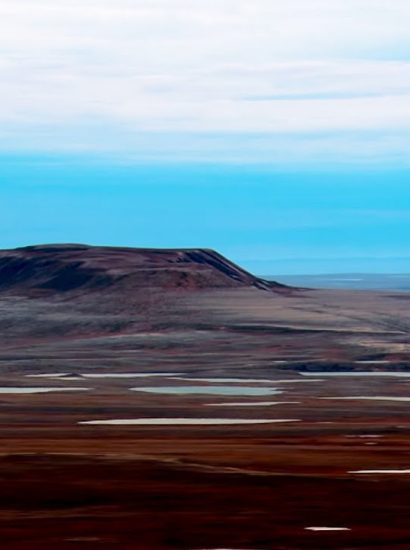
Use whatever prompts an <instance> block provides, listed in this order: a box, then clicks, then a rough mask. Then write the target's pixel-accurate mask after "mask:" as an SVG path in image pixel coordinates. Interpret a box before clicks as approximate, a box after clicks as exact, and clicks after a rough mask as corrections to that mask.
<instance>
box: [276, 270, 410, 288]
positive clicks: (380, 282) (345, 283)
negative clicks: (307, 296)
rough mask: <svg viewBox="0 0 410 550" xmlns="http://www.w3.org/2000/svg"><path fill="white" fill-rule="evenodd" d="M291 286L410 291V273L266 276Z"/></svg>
mask: <svg viewBox="0 0 410 550" xmlns="http://www.w3.org/2000/svg"><path fill="white" fill-rule="evenodd" d="M265 278H266V279H268V280H273V279H275V280H278V281H280V282H281V283H283V284H286V285H291V286H303V287H308V288H335V289H338V288H340V289H351V290H355V289H356V290H399V291H404V292H408V291H410V274H409V273H400V274H396V273H394V274H393V273H392V274H385V273H374V274H373V273H329V274H321V275H280V276H275V277H273V276H271V275H268V276H265Z"/></svg>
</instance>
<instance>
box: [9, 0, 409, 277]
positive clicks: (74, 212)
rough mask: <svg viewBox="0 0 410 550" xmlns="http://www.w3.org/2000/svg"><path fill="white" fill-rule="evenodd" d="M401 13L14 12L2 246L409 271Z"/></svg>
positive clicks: (405, 26)
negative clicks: (139, 250) (93, 247)
mask: <svg viewBox="0 0 410 550" xmlns="http://www.w3.org/2000/svg"><path fill="white" fill-rule="evenodd" d="M409 52H410V3H409V2H408V0H394V1H393V2H391V1H390V2H388V1H387V0H287V2H272V0H253V2H249V1H247V0H218V1H217V0H207V1H206V2H192V0H150V1H148V0H116V2H115V3H114V2H112V0H81V1H80V0H70V1H68V0H57V1H56V0H53V1H51V0H36V2H35V3H34V2H33V1H32V0H3V1H2V3H1V5H0V78H1V82H2V86H1V88H0V200H1V205H2V207H3V208H2V216H1V217H0V230H1V231H0V247H13V246H20V245H25V244H30V243H38V242H62V241H65V242H66V241H75V242H89V243H94V244H112V245H127V246H158V247H161V246H164V247H165V246H174V247H179V246H195V247H201V246H207V247H212V248H216V249H218V250H220V251H221V252H222V253H224V254H226V255H228V256H230V257H231V258H232V259H233V260H235V261H237V262H240V263H242V264H243V265H245V266H246V267H248V268H250V269H253V270H255V271H257V272H258V273H300V272H305V273H312V272H313V273H315V272H325V271H327V272H342V271H344V272H352V271H377V272H400V271H401V272H403V271H410V259H409V258H408V256H409V257H410V254H408V252H407V248H408V247H407V240H408V233H409V231H408V227H409V221H410V220H409V218H410V212H409V200H410V191H409V189H410V186H409V183H410V181H409V179H410V145H409V144H410V139H409V138H410V59H409V55H410V54H409Z"/></svg>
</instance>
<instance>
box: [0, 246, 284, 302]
mask: <svg viewBox="0 0 410 550" xmlns="http://www.w3.org/2000/svg"><path fill="white" fill-rule="evenodd" d="M113 287H118V289H121V290H122V291H125V290H127V289H128V290H132V289H139V288H144V287H153V288H158V287H160V288H170V289H174V288H187V289H197V288H198V289H200V288H236V287H255V288H259V289H263V290H271V289H275V288H278V289H279V288H282V286H281V285H279V284H277V283H272V282H268V281H265V280H262V279H259V278H258V277H255V276H253V275H252V274H250V273H248V272H247V271H245V270H243V269H241V268H240V267H238V266H237V265H235V264H233V263H232V262H230V261H229V260H227V259H226V258H224V257H223V256H221V255H220V254H218V253H217V252H215V251H213V250H206V249H180V250H177V249H175V250H174V249H138V248H115V247H92V246H86V245H76V244H73V245H71V244H69V245H44V246H32V247H26V248H18V249H15V250H3V251H0V290H1V291H12V292H13V293H22V294H30V293H33V292H34V293H37V294H38V293H42V294H47V293H57V292H69V291H75V290H78V289H82V290H83V289H100V290H102V289H107V288H110V289H113Z"/></svg>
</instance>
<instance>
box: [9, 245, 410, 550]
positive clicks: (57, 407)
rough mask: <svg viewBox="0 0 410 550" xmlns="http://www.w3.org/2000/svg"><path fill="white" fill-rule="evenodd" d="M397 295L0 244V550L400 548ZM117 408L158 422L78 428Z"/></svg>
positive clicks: (78, 249) (405, 324) (63, 248)
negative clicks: (197, 422) (2, 247)
mask: <svg viewBox="0 0 410 550" xmlns="http://www.w3.org/2000/svg"><path fill="white" fill-rule="evenodd" d="M409 300H410V296H409V295H408V294H400V293H391V292H385V293H382V292H353V291H329V290H327V291H312V290H307V289H290V288H288V287H284V286H282V285H280V284H276V283H269V282H268V281H265V280H262V279H259V278H258V277H254V276H253V275H251V274H250V273H248V272H246V271H244V270H242V269H241V268H239V267H238V266H236V265H234V264H232V263H231V262H229V261H228V260H226V259H225V258H223V257H222V256H221V255H219V254H217V253H216V252H213V251H210V250H200V249H198V250H142V249H125V248H124V249H115V248H104V247H101V248H98V247H87V246H82V245H49V246H38V247H28V248H24V249H17V250H6V251H1V252H0V311H1V315H0V329H1V330H0V341H1V347H0V367H1V368H0V441H1V457H0V476H1V491H0V541H1V548H2V549H3V548H5V549H9V548H10V549H20V548H21V549H40V548H41V549H48V548H50V549H54V548H61V549H65V548H87V549H94V548H95V549H99V548H102V549H111V548H113V549H114V548H118V549H136V550H142V549H143V550H170V549H179V550H201V549H222V548H224V549H232V550H236V549H240V550H303V549H310V550H319V549H339V550H342V549H343V550H359V549H360V550H374V549H382V550H404V549H409V548H410V527H409V519H408V518H409V517H410V513H409V512H410V504H409V502H410V499H409V488H410V473H409V472H410V453H409V451H410V446H409V433H410V422H409V414H408V410H409V404H410V368H409V365H410V361H409V360H410V336H409V331H410V313H409V308H408V304H409ZM315 373H316V375H315ZM332 373H333V374H332ZM334 373H339V374H340V373H344V375H343V376H334ZM360 373H362V374H363V373H366V375H362V376H358V374H360ZM119 374H122V375H123V376H122V377H121V376H118V375H119ZM386 374H388V376H386ZM407 374H408V375H409V376H408V377H407V376H406V375H407ZM39 375H40V376H39ZM103 375H105V377H104V376H103ZM107 375H110V377H107ZM124 375H125V376H124ZM138 375H139V376H138ZM140 375H146V376H140ZM155 375H156V376H155ZM115 376H117V377H115ZM192 386H194V387H195V388H196V389H195V390H194V389H193V388H192ZM22 388H23V389H22ZM41 388H53V389H58V390H65V391H56V392H54V391H53V392H50V393H22V392H24V390H25V391H30V392H32V391H35V390H36V389H37V390H39V389H41ZM131 388H132V390H131ZM67 390H69V391H67ZM165 391H166V392H169V393H161V392H165ZM175 392H178V393H175ZM193 392H195V393H193ZM329 398H332V399H329ZM181 418H182V419H190V421H193V420H194V419H197V420H198V419H206V420H207V421H208V422H212V420H213V421H215V420H218V421H219V422H224V421H225V422H227V421H229V420H235V421H241V420H248V421H252V420H254V421H258V420H259V421H261V420H263V421H265V422H266V423H264V424H262V423H259V424H258V423H255V424H235V425H229V424H223V423H222V424H221V423H220V424H217V425H210V424H202V425H182V426H181V425H174V424H172V419H181ZM126 419H131V420H134V421H138V422H141V421H143V420H145V421H147V420H149V419H161V420H160V422H162V424H160V425H149V424H146V425H141V424H135V425H121V424H119V425H116V424H92V423H91V424H90V423H87V422H96V421H104V420H117V421H118V420H126ZM164 419H165V420H164ZM286 420H293V422H288V423H287V422H283V421H286ZM167 421H168V424H165V422H167ZM275 421H276V422H275ZM363 471H367V472H368V473H362V472H363ZM310 527H321V528H323V527H327V528H332V529H335V528H339V529H342V528H343V529H344V530H338V531H336V530H325V531H323V530H313V531H312V530H307V528H310Z"/></svg>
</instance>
